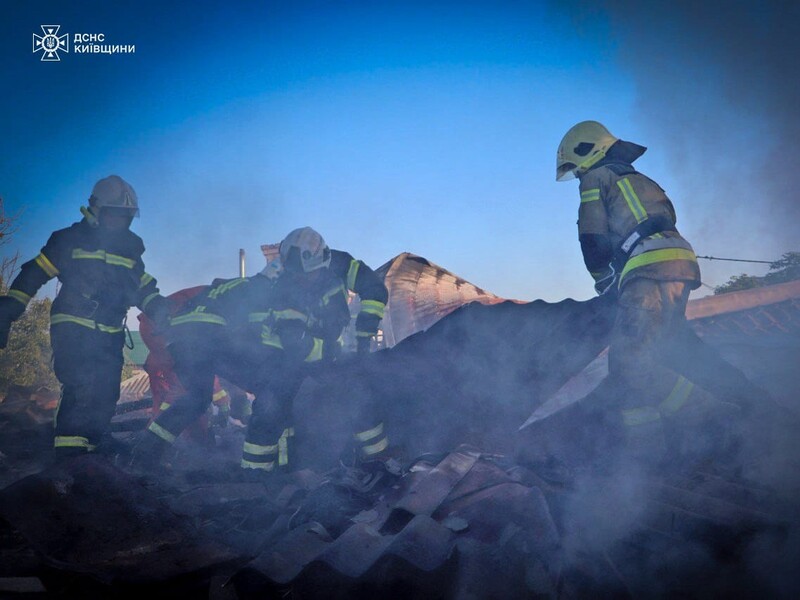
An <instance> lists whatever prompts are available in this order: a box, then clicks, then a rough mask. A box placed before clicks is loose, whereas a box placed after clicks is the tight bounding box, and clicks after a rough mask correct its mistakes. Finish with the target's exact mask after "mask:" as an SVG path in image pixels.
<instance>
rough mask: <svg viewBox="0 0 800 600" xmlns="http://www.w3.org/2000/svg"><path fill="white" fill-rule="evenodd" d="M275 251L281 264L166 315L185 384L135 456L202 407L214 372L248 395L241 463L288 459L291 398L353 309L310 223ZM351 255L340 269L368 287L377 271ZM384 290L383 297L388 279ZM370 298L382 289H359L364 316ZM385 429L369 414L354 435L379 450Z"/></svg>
mask: <svg viewBox="0 0 800 600" xmlns="http://www.w3.org/2000/svg"><path fill="white" fill-rule="evenodd" d="M280 255H281V269H280V271H278V270H277V269H276V268H275V265H274V264H270V265H268V266H267V268H266V269H264V271H263V272H262V273H261V274H259V275H257V276H255V277H251V278H248V279H235V280H231V281H225V282H219V283H217V285H214V286H212V287H211V288H209V289H208V291H207V292H205V293H203V294H200V295H198V297H196V298H197V299H196V300H195V301H194V302H193V303H192V304H191V306H190V307H188V309H187V310H185V311H184V312H183V313H182V314H179V315H177V316H174V317H173V318H172V320H171V328H170V337H171V338H172V340H171V343H170V345H169V352H170V354H171V356H172V358H173V362H174V369H175V373H176V374H177V376H178V379H179V380H180V382H181V384H182V385H183V388H184V389H185V391H186V393H185V394H184V395H183V396H182V397H180V398H178V399H177V400H176V401H175V402H173V404H172V405H171V406H170V407H169V408H168V409H166V410H165V411H164V412H163V413H162V414H160V415H159V416H158V417H157V418H156V419H155V421H153V422H152V423H151V424H150V426H149V427H148V430H149V432H150V433H151V434H153V435H149V436H147V437H145V439H144V440H143V443H142V444H140V448H139V451H138V454H139V455H141V456H145V457H147V456H149V457H150V460H151V461H152V459H153V458H155V457H157V456H159V455H160V454H161V453H162V451H163V449H164V448H165V447H166V445H167V444H170V443H172V442H174V440H175V439H176V437H177V436H178V435H179V434H180V433H181V431H182V430H183V429H184V428H185V427H186V426H187V425H188V424H190V423H191V422H192V421H193V420H195V419H196V418H197V416H199V415H200V414H202V413H203V412H204V411H205V410H206V408H207V407H208V404H209V402H210V401H211V389H212V388H211V386H212V383H213V377H214V375H215V374H216V375H220V376H222V377H225V378H226V379H227V380H229V381H231V382H232V383H234V384H235V385H237V386H238V387H241V388H242V389H245V390H248V391H250V392H253V393H254V394H255V401H254V403H253V408H252V415H251V417H250V422H249V424H248V429H247V433H246V437H245V444H244V448H243V458H242V462H241V466H242V467H243V468H244V469H248V470H253V471H260V472H271V471H273V470H275V469H276V468H277V467H283V468H287V469H288V468H290V463H289V457H290V451H289V446H290V444H291V443H292V438H293V437H294V428H293V427H292V424H291V421H292V401H293V399H294V396H295V395H296V393H297V391H298V389H299V387H300V384H301V383H302V381H303V379H304V378H305V377H306V376H307V375H309V374H312V373H313V367H314V366H316V365H318V364H319V363H322V362H325V363H330V362H331V361H333V360H335V359H336V358H337V357H338V355H339V351H340V344H339V337H340V335H341V332H342V330H343V328H344V327H345V326H346V325H347V323H348V322H349V320H350V313H349V309H348V305H347V295H346V289H345V283H344V281H343V280H342V279H341V277H340V276H338V275H337V274H336V273H335V272H334V271H333V270H331V269H330V268H329V267H330V265H331V256H332V253H331V251H330V249H329V248H328V247H327V245H325V243H324V241H323V240H322V237H321V236H319V234H317V233H316V232H314V231H313V230H311V229H309V228H306V229H304V230H296V231H294V232H292V233H290V234H289V236H287V238H286V239H285V240H284V241H283V242H282V243H281V253H280ZM342 255H345V257H349V255H346V253H342ZM353 262H358V261H353V260H352V257H350V264H347V267H346V268H347V272H346V273H345V276H347V274H348V273H350V274H351V277H350V279H351V282H352V283H353V285H354V287H358V289H360V290H364V289H367V290H371V288H370V286H369V284H365V283H363V281H368V279H369V277H370V274H372V276H374V273H372V271H371V270H369V269H368V267H366V265H363V263H360V264H359V265H358V266H356V267H351V266H350V265H351V264H352V263H353ZM362 265H363V267H364V268H363V271H361V268H362ZM359 271H361V273H362V275H361V277H362V279H361V280H359V275H358V272H359ZM278 272H280V276H279V277H277V278H276V279H274V275H275V274H276V273H278ZM375 277H376V278H377V276H375ZM378 281H379V283H380V280H378ZM380 286H381V287H383V284H382V283H380ZM383 292H384V295H383V296H382V297H383V298H384V300H385V287H384V288H383ZM364 293H365V295H366V293H367V292H364ZM373 297H381V296H380V294H372V295H371V296H370V297H367V298H365V300H367V303H366V305H365V306H364V305H363V304H364V303H363V301H362V311H364V310H367V311H372V312H368V313H365V314H369V315H370V316H375V315H374V312H376V311H377V310H378V309H382V307H383V303H382V302H381V304H380V306H379V307H377V305H375V304H373V305H370V304H369V302H368V301H369V300H370V299H372V298H373ZM373 301H374V302H378V301H376V300H373ZM381 316H382V312H381ZM379 320H380V319H378V320H377V321H373V320H372V319H371V318H369V317H365V318H364V319H362V321H361V323H362V325H361V327H362V329H361V331H368V330H370V329H367V328H371V330H372V331H375V330H377V325H378V322H379ZM365 322H366V324H364V323H365ZM364 337H365V336H364ZM367 341H369V339H368V338H367ZM362 351H363V350H362ZM382 433H383V425H382V423H370V425H369V427H363V428H361V429H359V430H358V432H357V434H356V437H357V439H359V440H361V439H363V442H362V443H363V444H364V446H366V447H371V448H370V449H371V450H372V451H373V453H374V454H378V453H379V452H381V451H382V450H384V449H385V447H386V446H387V445H388V440H386V437H385V436H384V435H382ZM376 436H377V437H376ZM376 444H377V445H376Z"/></svg>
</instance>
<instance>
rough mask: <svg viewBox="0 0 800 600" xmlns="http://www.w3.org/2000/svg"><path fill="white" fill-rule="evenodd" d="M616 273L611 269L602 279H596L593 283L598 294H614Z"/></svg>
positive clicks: (615, 291)
mask: <svg viewBox="0 0 800 600" xmlns="http://www.w3.org/2000/svg"><path fill="white" fill-rule="evenodd" d="M618 287H619V286H618V285H617V273H616V272H615V271H614V270H613V269H612V270H611V272H609V273H608V275H606V276H605V277H603V278H602V279H598V280H597V281H596V282H595V284H594V289H595V291H596V292H597V295H598V296H605V295H606V294H616V293H617V288H618Z"/></svg>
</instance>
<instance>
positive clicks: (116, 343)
mask: <svg viewBox="0 0 800 600" xmlns="http://www.w3.org/2000/svg"><path fill="white" fill-rule="evenodd" d="M124 340H125V337H124V333H122V332H118V333H106V332H103V331H100V330H97V329H90V328H88V327H84V326H82V325H78V324H76V323H58V324H56V325H52V326H51V327H50V341H51V345H52V348H53V370H54V371H55V374H56V377H57V378H58V380H59V381H60V382H61V399H60V401H59V403H58V410H57V411H56V418H55V438H54V447H55V449H56V451H57V452H58V453H60V454H73V453H82V452H88V451H92V450H94V448H95V446H97V444H99V443H100V440H101V437H102V436H103V434H104V433H106V432H107V431H108V428H109V423H110V422H111V417H113V416H114V411H115V409H116V405H117V400H118V399H119V388H120V379H121V377H122V364H123V356H122V346H123V343H124Z"/></svg>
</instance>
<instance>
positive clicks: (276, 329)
mask: <svg viewBox="0 0 800 600" xmlns="http://www.w3.org/2000/svg"><path fill="white" fill-rule="evenodd" d="M280 260H281V267H282V273H281V275H280V277H279V278H278V280H277V283H276V286H275V292H276V293H275V302H276V306H275V310H274V311H273V313H272V317H271V318H270V319H268V320H266V321H265V322H264V324H263V327H262V343H265V344H275V345H276V347H283V348H286V347H287V342H286V339H287V338H288V340H289V343H292V340H301V341H302V343H303V346H302V347H301V348H299V352H300V355H305V354H306V353H307V352H313V351H314V350H313V348H312V347H311V342H310V341H309V340H311V339H313V340H314V342H315V343H316V342H317V340H319V343H320V344H321V348H322V349H323V350H322V354H323V355H324V356H327V357H328V358H329V360H328V361H326V362H330V360H335V359H336V358H337V357H338V355H339V353H340V351H341V341H340V337H341V334H342V331H343V330H344V328H345V327H346V326H347V324H348V323H349V322H350V312H349V309H347V294H348V291H351V292H353V293H355V294H357V295H358V296H359V298H360V301H361V307H360V311H359V314H358V316H357V317H356V338H357V352H358V353H359V354H365V353H367V352H369V350H370V344H371V340H372V338H373V337H374V336H375V334H376V333H377V331H378V327H379V325H380V321H381V319H382V318H383V315H384V309H385V306H386V301H387V299H388V292H387V290H386V286H385V285H384V284H383V281H381V279H380V278H379V277H378V276H377V275H376V274H375V272H374V271H372V269H370V268H369V267H368V266H367V265H366V264H365V263H364V262H362V261H360V260H356V259H354V258H353V257H352V256H351V255H350V254H348V253H347V252H343V251H340V250H331V249H330V248H328V246H327V244H326V243H325V241H324V239H323V238H322V236H321V235H320V234H319V233H317V232H316V231H315V230H314V229H312V228H311V227H302V228H299V229H295V230H294V231H292V232H290V233H289V235H287V236H286V238H285V239H284V240H283V241H282V242H281V245H280ZM343 309H344V310H343ZM306 331H307V332H308V335H306V334H305V333H304V332H306ZM295 352H297V351H295ZM306 360H308V359H306ZM361 375H362V373H361V371H360V370H358V369H354V368H353V369H352V370H351V371H350V377H349V378H348V381H347V382H346V385H348V386H349V389H350V391H351V393H352V394H353V396H354V397H356V398H358V401H359V411H358V415H357V416H356V423H355V433H354V434H353V440H352V441H353V445H354V446H355V447H356V452H357V459H358V461H359V462H361V463H366V462H376V461H380V460H381V459H383V458H385V457H386V455H387V450H388V447H389V439H388V437H387V435H386V433H385V431H384V423H383V421H382V419H381V417H380V410H379V408H378V403H377V398H378V394H376V393H375V390H373V389H371V388H370V386H369V385H368V383H367V382H366V381H364V380H363V379H364V378H363V377H362V376H361ZM300 381H302V378H301V380H300ZM294 391H296V389H295V390H294ZM292 398H293V394H292V393H288V394H287V395H286V396H285V397H279V396H272V397H271V401H270V402H264V403H261V404H260V406H258V407H256V405H255V404H254V406H253V416H252V417H251V422H250V428H249V430H248V443H247V444H246V445H245V449H246V451H245V456H244V459H243V462H242V465H243V466H248V467H251V468H259V467H261V466H262V465H263V464H264V462H265V457H269V454H267V452H268V451H271V449H273V448H275V447H277V448H278V450H279V451H282V452H285V451H286V448H287V443H288V437H291V435H292V433H293V429H292V428H291V427H288V428H287V427H283V426H281V425H278V424H279V423H283V422H286V420H287V419H290V418H291V400H292ZM276 436H278V437H277V440H278V441H277V445H276ZM287 436H288V437H287ZM247 449H250V450H251V451H250V452H248V451H247ZM280 460H284V461H285V460H287V457H286V456H279V464H280ZM266 462H267V463H269V460H266Z"/></svg>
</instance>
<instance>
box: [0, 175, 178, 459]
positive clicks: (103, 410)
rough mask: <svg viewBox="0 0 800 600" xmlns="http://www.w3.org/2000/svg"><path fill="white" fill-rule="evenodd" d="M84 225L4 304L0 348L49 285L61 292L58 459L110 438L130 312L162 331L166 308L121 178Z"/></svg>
mask: <svg viewBox="0 0 800 600" xmlns="http://www.w3.org/2000/svg"><path fill="white" fill-rule="evenodd" d="M81 212H82V213H83V215H84V218H83V219H82V220H81V221H80V222H77V223H74V224H73V225H72V226H70V227H68V228H66V229H61V230H59V231H56V232H54V233H53V234H52V235H51V236H50V239H49V240H48V241H47V244H45V246H44V248H42V250H41V252H40V253H39V254H38V255H37V256H36V257H35V258H34V259H33V260H30V261H28V262H26V263H25V264H23V265H22V268H21V269H20V273H19V275H18V276H17V277H16V279H14V281H13V282H12V284H11V286H10V288H9V290H8V293H7V294H6V295H5V296H3V297H0V347H5V345H6V342H7V338H8V332H9V328H10V326H11V323H12V322H13V321H15V320H16V319H17V318H19V317H20V316H21V315H22V313H23V312H24V311H25V308H26V306H27V304H28V302H29V301H30V300H31V298H32V297H33V296H34V295H35V294H36V292H37V291H38V290H39V288H41V287H42V286H43V285H44V284H45V283H47V281H49V280H50V279H52V278H53V277H58V279H59V280H60V282H61V289H60V291H59V292H58V295H57V296H56V298H55V300H53V305H52V309H51V313H50V324H51V327H50V340H51V344H52V347H53V368H54V370H55V374H56V377H58V379H59V381H60V382H61V384H62V393H61V400H60V402H59V406H58V419H57V420H56V424H55V439H54V447H55V451H56V456H57V457H63V456H71V455H74V454H81V453H85V452H91V451H92V450H94V449H95V448H96V447H97V445H98V444H99V443H100V441H101V437H103V435H104V434H105V433H107V430H108V426H109V423H110V421H111V417H112V416H113V415H114V410H115V406H116V402H117V399H118V398H119V387H120V377H121V373H122V363H123V357H122V346H123V344H124V343H125V316H126V314H127V312H128V309H129V308H130V307H131V306H137V307H139V308H140V309H141V310H142V311H144V312H145V313H147V314H148V315H149V316H150V317H151V318H152V319H153V320H154V321H155V323H156V324H157V325H158V326H161V327H164V326H166V323H167V315H168V308H167V301H166V299H165V298H164V297H162V296H161V295H160V294H159V292H158V288H157V287H156V280H155V279H154V278H153V276H152V275H149V274H148V273H146V272H145V269H144V263H143V262H142V253H143V252H144V244H143V243H142V240H141V239H140V238H139V237H138V236H137V235H136V234H134V233H133V232H131V231H130V230H129V227H130V225H131V222H132V220H133V218H134V217H135V216H138V214H139V204H138V198H137V196H136V192H134V190H133V188H132V187H131V185H130V184H129V183H128V182H126V181H125V180H124V179H122V178H121V177H119V176H117V175H110V176H108V177H106V178H104V179H101V180H100V181H98V182H97V183H96V184H95V186H94V189H93V190H92V194H91V196H90V197H89V207H88V208H86V207H82V208H81Z"/></svg>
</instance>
